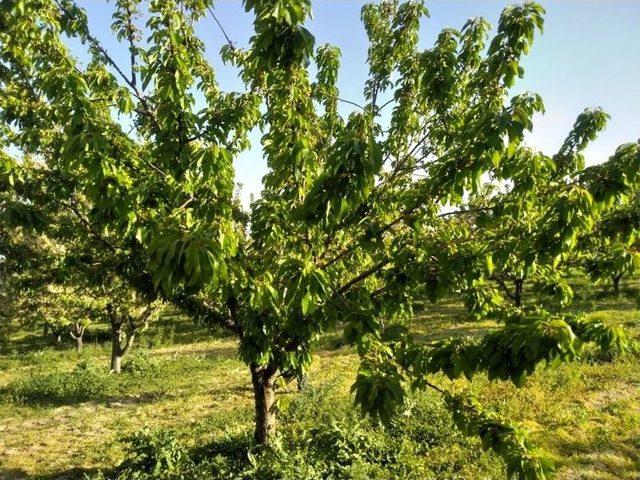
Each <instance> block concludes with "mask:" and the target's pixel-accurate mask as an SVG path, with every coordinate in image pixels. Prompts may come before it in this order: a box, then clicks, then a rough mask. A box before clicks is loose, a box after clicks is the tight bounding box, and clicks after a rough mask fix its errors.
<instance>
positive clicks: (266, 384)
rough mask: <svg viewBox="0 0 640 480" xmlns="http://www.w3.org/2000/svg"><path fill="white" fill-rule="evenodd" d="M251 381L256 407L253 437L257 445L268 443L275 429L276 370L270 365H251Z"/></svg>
mask: <svg viewBox="0 0 640 480" xmlns="http://www.w3.org/2000/svg"><path fill="white" fill-rule="evenodd" d="M250 368H251V382H252V383H253V395H254V402H255V407H256V419H255V422H256V424H255V432H254V435H253V438H254V440H255V442H256V443H257V444H259V445H268V444H269V442H270V440H271V438H272V437H273V434H274V433H275V431H276V410H275V402H276V390H275V381H276V372H277V369H276V368H273V367H272V366H271V365H267V366H265V367H261V366H258V365H255V364H252V365H251V367H250Z"/></svg>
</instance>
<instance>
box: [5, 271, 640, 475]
mask: <svg viewBox="0 0 640 480" xmlns="http://www.w3.org/2000/svg"><path fill="white" fill-rule="evenodd" d="M626 293H627V294H628V295H623V296H620V297H610V296H603V295H601V292H600V291H599V290H598V291H593V289H592V288H591V287H589V286H588V285H586V284H585V285H582V286H581V285H578V288H577V297H578V298H577V301H576V305H575V306H574V307H571V308H572V309H577V310H586V311H588V315H590V316H592V317H599V318H602V319H604V320H606V321H607V322H611V323H617V324H621V325H624V326H625V328H626V329H627V331H628V332H629V334H630V336H631V337H632V338H633V339H637V338H638V337H639V336H640V328H639V326H640V322H639V321H638V319H639V317H640V314H639V312H638V310H637V305H636V302H635V295H636V290H634V289H627V292H626ZM494 327H495V325H494V324H492V323H491V322H473V321H469V320H468V319H466V318H465V315H464V310H463V309H462V307H461V306H460V305H459V303H458V302H456V301H455V300H453V299H452V300H450V301H448V302H443V303H441V304H438V305H425V306H424V308H422V309H421V311H420V312H419V314H417V315H416V317H415V319H414V321H413V322H412V324H411V325H410V329H411V331H412V333H413V335H414V337H415V338H417V339H419V340H428V339H434V338H442V337H446V336H449V335H459V334H469V335H481V334H482V333H483V332H485V331H487V330H488V329H491V328H494ZM636 341H637V340H636ZM2 352H3V354H2V355H0V478H2V479H5V478H6V479H18V478H38V477H40V478H49V479H59V478H63V479H64V478H69V479H75V478H83V475H84V474H85V473H89V474H91V475H93V474H94V473H95V472H96V471H97V470H99V469H100V470H104V471H105V472H107V474H108V472H110V471H112V470H113V469H114V468H115V467H116V466H117V465H119V464H120V463H121V462H122V461H123V460H124V459H125V457H126V456H127V450H126V449H127V448H131V447H130V446H129V447H128V446H127V445H128V444H127V443H126V442H124V441H123V439H124V438H126V437H129V436H131V435H133V434H134V433H136V432H139V431H140V430H141V429H143V428H145V427H149V428H150V429H151V430H150V432H151V433H149V435H150V436H149V438H150V439H151V440H149V438H147V437H144V438H146V440H144V438H143V440H144V441H146V442H152V443H153V442H159V443H160V444H162V442H165V443H166V442H167V441H168V440H167V438H169V437H171V438H173V437H175V441H176V442H177V443H178V444H179V445H180V447H179V448H180V449H183V450H184V452H187V453H185V455H184V458H188V459H189V460H188V461H189V462H193V461H196V460H197V461H196V463H198V462H199V461H200V460H202V459H203V458H206V459H207V460H206V461H204V462H201V463H199V464H198V466H197V468H198V469H201V470H202V472H204V473H202V474H203V475H204V476H203V477H202V478H216V477H215V475H217V476H218V477H217V478H231V477H228V476H225V475H231V474H232V473H234V474H237V473H238V472H241V471H242V472H245V474H244V475H245V477H246V478H260V479H267V478H328V477H330V476H331V475H332V476H333V477H331V478H354V479H357V478H362V479H375V478H379V479H391V478H394V479H395V478H398V479H399V478H406V479H413V478H427V479H429V478H433V479H476V478H477V479H493V478H502V476H503V469H502V465H501V463H500V462H499V461H498V460H497V459H495V458H494V457H493V456H492V455H489V454H485V453H483V452H481V451H480V450H479V449H478V443H477V441H476V440H473V439H467V438H464V437H462V436H461V435H460V434H459V433H458V432H457V431H456V430H455V429H454V428H453V427H452V424H451V420H450V418H449V416H448V414H447V412H446V411H445V410H444V408H443V407H442V404H441V401H440V399H439V398H437V397H436V396H434V395H431V394H422V395H418V396H416V397H414V398H412V399H411V402H410V404H409V405H408V407H407V410H406V411H405V412H402V414H401V415H400V416H399V417H398V419H396V420H395V421H394V422H393V423H392V425H391V426H389V427H386V428H380V427H378V426H376V425H373V424H372V423H371V422H370V421H369V420H366V419H364V420H363V419H362V418H361V417H360V416H359V415H358V413H357V412H356V411H355V410H354V409H353V407H352V406H351V397H350V395H349V388H350V385H351V383H352V381H353V379H354V375H355V371H356V369H357V364H358V359H357V355H356V354H355V353H354V352H353V351H352V350H351V349H350V348H349V347H347V346H345V345H344V342H343V341H342V338H341V335H340V333H339V332H335V333H332V334H329V335H327V336H326V337H325V338H323V340H322V341H321V342H320V345H319V348H318V350H317V351H316V352H315V356H314V363H313V367H312V370H311V375H310V381H311V388H310V389H309V390H308V391H307V392H306V393H304V394H298V393H297V392H294V391H293V390H294V389H293V388H292V389H291V391H290V392H289V391H286V390H284V391H282V392H281V395H280V404H279V408H280V410H281V415H280V427H281V436H280V439H279V443H278V444H277V448H276V449H274V450H273V451H272V452H269V453H268V455H267V454H264V453H263V454H258V453H257V452H255V451H254V450H252V447H251V445H250V441H249V439H250V434H251V429H252V415H253V410H252V409H253V404H252V391H251V389H250V379H249V374H248V370H247V368H246V367H245V366H244V365H243V364H242V363H241V362H240V361H238V360H237V358H236V345H235V342H234V341H233V340H232V339H229V338H224V337H221V336H220V335H215V334H214V335H212V334H211V332H208V331H206V330H205V329H204V328H200V327H197V326H194V325H192V324H191V323H190V322H188V321H185V320H184V319H182V318H180V317H177V316H166V317H165V318H163V319H162V321H161V322H159V323H158V324H156V325H154V326H153V327H152V328H150V330H149V331H148V332H145V334H143V336H141V337H140V340H139V342H138V343H137V344H136V345H135V347H134V353H133V354H132V355H131V356H130V357H128V358H127V360H126V361H125V372H124V373H123V374H122V375H120V376H114V375H109V374H108V372H107V370H108V368H107V366H108V357H109V345H108V343H107V342H106V332H105V331H103V330H97V329H95V328H94V330H93V333H92V335H91V336H90V337H89V338H88V341H87V347H86V348H85V351H84V352H83V353H82V354H81V355H78V354H76V353H75V351H73V349H72V346H71V345H70V344H69V345H66V346H64V347H54V346H51V345H48V344H47V342H46V341H44V340H43V339H41V338H40V335H39V334H38V332H29V331H25V332H19V333H18V334H16V335H15V336H14V337H13V338H11V339H10V342H9V343H7V344H6V345H3V346H2ZM435 381H436V382H437V383H439V384H440V385H442V386H446V387H448V388H454V389H471V390H472V391H473V392H474V393H476V394H477V395H478V396H479V397H480V398H482V399H483V400H485V402H486V403H487V404H489V405H492V406H493V407H494V408H495V409H496V410H498V411H499V412H500V413H502V414H504V415H507V416H508V417H510V418H512V419H513V420H515V421H517V422H520V423H522V424H524V425H525V426H526V427H527V428H528V429H529V430H530V431H531V434H532V436H533V439H534V440H535V441H536V442H537V443H538V444H539V445H540V446H541V447H542V448H544V449H545V450H546V451H547V452H548V453H549V454H550V455H551V456H553V457H554V458H555V460H556V463H557V465H558V467H559V470H558V478H559V479H564V480H569V479H572V480H573V479H592V480H596V479H597V480H605V479H611V480H613V479H629V480H630V479H637V478H640V453H639V452H640V355H639V354H638V350H637V349H636V352H635V353H633V352H632V353H631V354H628V355H627V356H625V357H624V358H618V359H615V360H613V361H610V360H609V359H606V358H600V355H599V354H598V352H597V351H595V350H594V351H587V352H585V355H584V361H583V362H582V363H573V364H570V365H561V366H559V367H557V368H547V369H545V368H542V367H541V368H540V369H539V371H538V372H536V374H535V375H533V376H532V377H531V378H530V380H529V381H528V382H527V385H526V386H525V387H524V388H522V389H518V388H515V387H514V386H513V385H511V384H509V383H503V382H499V383H489V382H488V381H487V380H486V379H484V378H482V377H478V378H477V379H475V380H474V381H473V383H471V384H469V383H468V382H466V381H462V380H460V381H455V382H450V381H449V380H447V379H445V378H444V377H437V378H436V379H435ZM158 429H163V432H164V433H161V434H158V433H153V432H157V431H158ZM167 432H172V433H167ZM154 435H160V437H158V438H159V439H158V438H156V437H154ZM163 435H165V436H167V435H168V436H169V437H166V438H165V437H164V436H163ZM154 439H155V440H154ZM138 441H140V438H138ZM143 443H144V442H143ZM154 445H155V444H154ZM172 448H173V447H172ZM249 452H252V455H249V454H248V453H249ZM129 455H130V456H131V452H129ZM176 458H182V457H180V455H178V457H176ZM252 458H258V459H261V460H256V462H257V463H252V461H251V459H252ZM194 459H196V460H194ZM198 459H200V460H198ZM176 461H177V460H176ZM167 468H168V467H167ZM193 468H196V467H193ZM194 471H195V470H194ZM225 472H226V473H225ZM247 472H249V473H247ZM193 475H195V474H193ZM187 478H188V477H187ZM193 478H195V477H193Z"/></svg>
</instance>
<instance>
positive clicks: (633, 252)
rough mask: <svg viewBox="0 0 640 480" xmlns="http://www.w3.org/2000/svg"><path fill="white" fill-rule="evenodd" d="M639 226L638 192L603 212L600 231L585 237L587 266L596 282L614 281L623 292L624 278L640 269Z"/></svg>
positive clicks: (639, 205)
mask: <svg viewBox="0 0 640 480" xmlns="http://www.w3.org/2000/svg"><path fill="white" fill-rule="evenodd" d="M639 229H640V198H639V197H638V195H637V194H636V195H634V196H633V197H632V198H631V199H630V200H629V201H627V202H621V203H620V205H618V206H617V207H616V208H614V209H612V210H611V211H610V212H608V213H607V214H605V215H603V217H602V219H601V220H600V222H599V223H598V228H597V235H593V236H590V237H587V238H584V239H583V241H582V243H583V244H584V249H585V250H586V253H585V255H584V259H583V265H584V269H585V270H586V272H587V273H588V274H589V276H590V277H591V279H592V280H594V281H596V282H606V281H611V284H612V286H613V291H614V293H615V294H616V295H617V294H619V293H620V280H621V279H622V278H623V277H624V276H630V275H633V274H634V273H636V272H637V271H638V270H639V269H640V252H639V246H638V231H639Z"/></svg>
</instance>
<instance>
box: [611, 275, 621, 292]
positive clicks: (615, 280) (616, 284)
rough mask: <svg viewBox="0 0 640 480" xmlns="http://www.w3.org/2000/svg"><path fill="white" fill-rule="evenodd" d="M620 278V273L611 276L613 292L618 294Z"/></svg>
mask: <svg viewBox="0 0 640 480" xmlns="http://www.w3.org/2000/svg"><path fill="white" fill-rule="evenodd" d="M621 278H622V275H615V276H613V277H611V279H612V280H613V292H614V293H615V294H616V295H618V294H619V293H620V279H621Z"/></svg>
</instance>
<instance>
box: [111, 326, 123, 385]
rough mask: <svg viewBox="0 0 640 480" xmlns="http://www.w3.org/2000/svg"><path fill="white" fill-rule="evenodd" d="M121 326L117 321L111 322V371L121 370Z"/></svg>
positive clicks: (118, 371) (117, 371)
mask: <svg viewBox="0 0 640 480" xmlns="http://www.w3.org/2000/svg"><path fill="white" fill-rule="evenodd" d="M121 330H122V327H121V325H119V324H117V323H113V322H112V323H111V372H112V373H120V372H121V371H122V357H123V354H124V353H123V351H122V345H121V344H120V342H121V339H120V337H121V335H122V331H121Z"/></svg>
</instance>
